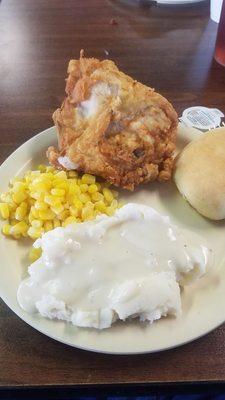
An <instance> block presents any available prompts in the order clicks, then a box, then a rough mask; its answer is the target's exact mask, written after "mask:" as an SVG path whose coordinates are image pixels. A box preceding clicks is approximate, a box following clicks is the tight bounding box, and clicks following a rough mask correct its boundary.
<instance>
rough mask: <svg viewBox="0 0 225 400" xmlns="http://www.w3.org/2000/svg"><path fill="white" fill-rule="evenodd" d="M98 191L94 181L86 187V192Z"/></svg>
mask: <svg viewBox="0 0 225 400" xmlns="http://www.w3.org/2000/svg"><path fill="white" fill-rule="evenodd" d="M97 191H98V186H97V185H96V184H95V183H92V184H91V185H90V186H89V187H88V192H89V193H90V194H94V193H96V192H97Z"/></svg>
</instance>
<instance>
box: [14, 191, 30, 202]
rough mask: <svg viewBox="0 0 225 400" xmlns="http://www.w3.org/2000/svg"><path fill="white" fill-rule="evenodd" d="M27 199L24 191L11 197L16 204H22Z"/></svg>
mask: <svg viewBox="0 0 225 400" xmlns="http://www.w3.org/2000/svg"><path fill="white" fill-rule="evenodd" d="M27 197H28V194H27V193H26V192H25V191H24V190H21V191H20V192H15V193H13V195H12V199H13V201H14V202H15V203H16V204H20V203H22V202H23V201H24V200H26V199H27Z"/></svg>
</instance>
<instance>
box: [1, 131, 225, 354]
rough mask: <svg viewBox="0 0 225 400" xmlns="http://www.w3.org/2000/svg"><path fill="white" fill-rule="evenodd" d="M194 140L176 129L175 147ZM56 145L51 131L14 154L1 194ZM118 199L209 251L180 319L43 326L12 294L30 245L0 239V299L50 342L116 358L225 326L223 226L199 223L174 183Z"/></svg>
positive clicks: (4, 171) (4, 166) (186, 294)
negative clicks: (157, 215) (152, 213)
mask: <svg viewBox="0 0 225 400" xmlns="http://www.w3.org/2000/svg"><path fill="white" fill-rule="evenodd" d="M198 134H199V131H196V130H190V129H187V128H181V127H179V146H180V147H183V146H184V144H186V143H187V142H188V141H189V140H190V138H195V137H196V136H198ZM55 141H56V136H55V129H54V128H50V129H47V130H46V131H44V132H42V133H40V134H39V135H37V136H35V137H33V138H32V139H30V140H29V141H28V142H26V143H25V144H23V145H22V146H21V147H20V148H19V149H17V150H16V151H15V152H14V153H13V154H12V155H11V156H10V157H9V158H8V159H7V160H6V161H5V162H4V163H3V164H2V166H1V167H0V182H1V187H0V190H1V191H3V190H6V189H7V186H8V182H9V179H10V178H11V177H13V176H15V175H18V174H23V172H24V171H25V170H27V169H30V168H34V167H35V166H36V165H37V164H39V163H40V162H46V159H45V152H46V149H47V147H48V146H49V145H52V144H54V143H55ZM121 197H125V199H126V200H127V201H129V200H130V201H131V200H132V201H133V202H140V203H144V204H147V205H149V206H152V207H154V208H156V209H157V210H158V211H159V212H161V213H162V214H167V215H169V216H170V218H171V220H172V222H173V223H175V224H176V225H178V226H179V227H181V228H185V229H186V230H188V231H189V232H193V234H194V233H197V234H200V235H202V236H203V237H204V238H205V240H207V242H208V244H209V246H210V248H211V249H212V250H213V253H214V256H215V257H214V265H213V267H212V268H211V269H210V271H209V272H208V273H207V274H206V275H205V277H203V278H202V279H200V280H199V281H198V282H196V283H194V284H193V285H191V286H189V287H185V289H184V290H183V292H182V306H183V314H182V316H181V317H180V318H177V319H173V318H164V319H162V320H160V321H158V322H155V323H154V324H152V325H150V326H149V325H147V326H146V325H140V324H139V323H138V322H137V321H133V322H130V323H122V322H121V323H120V322H119V323H115V325H113V326H112V328H110V329H106V330H103V331H97V330H94V329H82V328H76V327H74V326H73V325H70V324H66V323H64V322H60V321H51V320H47V319H44V318H42V317H40V316H39V315H38V314H36V315H29V314H27V313H26V312H24V311H23V310H22V309H21V308H20V307H19V305H18V303H17V300H16V292H17V288H18V286H19V283H20V281H21V279H22V278H23V277H24V276H25V274H26V270H27V265H28V261H27V259H26V256H27V253H28V249H29V248H30V246H31V243H30V242H27V243H21V242H16V241H14V240H11V239H7V238H5V237H3V235H0V254H1V261H0V294H1V297H2V299H3V300H4V301H5V303H6V304H7V305H8V306H9V307H10V308H11V310H12V311H14V312H15V313H16V314H17V315H18V316H19V317H20V318H22V319H23V320H24V321H25V322H27V323H28V324H29V325H31V326H32V327H34V328H35V329H37V330H38V331H40V332H42V333H44V334H45V335H47V336H50V337H51V338H54V339H56V340H58V341H60V342H63V343H66V344H68V345H70V346H74V347H79V348H82V349H86V350H92V351H98V352H105V353H114V354H134V353H145V352H154V351H159V350H165V349H168V348H171V347H175V346H179V345H181V344H183V343H186V342H189V341H191V340H193V339H196V338H198V337H200V336H202V335H204V334H206V333H207V332H209V331H211V330H212V329H214V328H216V327H217V326H219V325H220V324H221V323H222V322H224V320H225V269H224V263H225V248H224V234H225V224H224V223H223V222H217V223H216V222H215V223H214V222H210V221H209V220H207V219H205V218H203V217H201V216H200V215H199V214H198V213H197V212H195V211H194V210H193V209H192V208H191V207H190V206H189V205H188V204H187V203H186V202H185V201H184V200H183V199H182V197H181V196H180V195H179V193H178V192H177V190H176V187H175V185H174V184H173V183H168V184H151V185H146V186H144V187H142V188H141V189H138V190H137V191H136V192H134V193H129V194H127V193H125V192H121Z"/></svg>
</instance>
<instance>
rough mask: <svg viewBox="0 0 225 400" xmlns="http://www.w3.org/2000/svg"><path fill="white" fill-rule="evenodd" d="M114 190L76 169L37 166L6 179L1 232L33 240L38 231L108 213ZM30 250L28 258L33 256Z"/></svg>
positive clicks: (0, 206)
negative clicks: (7, 183)
mask: <svg viewBox="0 0 225 400" xmlns="http://www.w3.org/2000/svg"><path fill="white" fill-rule="evenodd" d="M117 196H118V193H117V192H116V191H115V190H111V189H109V184H108V183H106V182H103V183H99V182H97V181H96V178H95V176H93V175H90V174H78V173H77V172H76V171H58V170H56V169H54V168H53V167H50V166H45V165H39V167H38V168H37V170H36V171H27V172H26V173H25V175H24V177H23V178H19V177H15V178H14V179H12V180H11V181H10V184H9V189H8V191H7V192H5V193H2V194H1V196H0V198H1V202H0V215H1V217H2V218H3V219H4V220H7V223H6V224H4V225H3V227H2V233H3V234H4V235H6V236H11V237H13V238H15V239H20V238H21V237H29V238H31V239H33V240H36V239H37V238H39V237H40V236H41V235H42V233H44V232H47V231H49V230H51V229H54V228H56V227H59V226H63V227H65V226H67V225H68V224H71V223H73V222H83V221H86V220H90V219H93V218H95V217H96V216H97V215H99V214H102V213H104V214H107V215H112V214H113V213H114V212H115V210H116V209H117V208H118V206H119V205H118V201H117ZM37 253H38V249H32V250H31V253H30V260H31V261H32V260H33V259H35V258H37V257H38V256H39V255H40V254H39V255H38V254H37Z"/></svg>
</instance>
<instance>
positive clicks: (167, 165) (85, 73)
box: [47, 51, 177, 190]
mask: <svg viewBox="0 0 225 400" xmlns="http://www.w3.org/2000/svg"><path fill="white" fill-rule="evenodd" d="M68 73H69V77H68V79H67V84H66V93H67V97H66V98H65V100H64V102H63V104H62V106H61V108H59V109H57V110H56V111H55V112H54V114H53V120H54V122H55V125H56V127H57V131H58V146H59V150H56V149H54V148H53V147H50V148H49V149H48V151H47V156H48V158H49V161H50V163H51V164H52V165H54V166H56V167H58V168H61V169H62V168H65V169H76V170H79V171H83V172H87V173H91V174H94V175H98V176H101V177H103V178H105V179H106V180H107V181H109V182H111V183H113V184H114V185H115V186H120V187H122V188H126V189H130V190H133V189H134V188H135V187H136V186H137V185H139V184H140V183H146V182H150V181H153V180H155V179H157V180H159V181H167V180H169V179H170V177H171V171H172V167H173V151H174V147H175V140H176V131H177V114H176V112H175V110H174V109H173V107H172V105H171V104H170V103H169V102H168V101H167V100H166V99H165V98H164V97H162V96H161V95H160V94H158V93H156V92H155V91H154V89H152V88H149V87H147V86H145V85H143V84H141V83H139V82H137V81H135V80H133V79H132V78H131V77H129V76H128V75H125V74H124V73H123V72H121V71H119V69H118V68H117V66H116V65H115V64H114V62H113V61H110V60H104V61H99V60H97V59H95V58H85V57H84V56H83V51H81V56H80V59H79V60H71V61H70V63H69V67H68Z"/></svg>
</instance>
